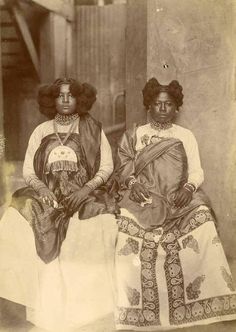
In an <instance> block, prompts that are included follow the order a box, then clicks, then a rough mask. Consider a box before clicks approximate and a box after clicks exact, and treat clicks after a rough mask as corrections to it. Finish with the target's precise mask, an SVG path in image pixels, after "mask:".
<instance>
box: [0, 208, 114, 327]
mask: <svg viewBox="0 0 236 332" xmlns="http://www.w3.org/2000/svg"><path fill="white" fill-rule="evenodd" d="M116 235H117V225H116V220H115V217H114V216H113V215H110V214H104V215H99V216H96V217H93V218H90V219H87V220H79V219H78V218H77V216H75V215H74V216H73V217H72V218H71V219H70V223H69V227H68V231H67V235H66V239H65V240H64V242H63V244H62V247H61V253H60V255H59V257H58V258H56V259H55V260H54V261H52V262H51V263H49V264H45V263H44V262H43V261H42V260H41V259H40V258H39V257H38V255H37V253H36V249H35V242H34V235H33V231H32V228H31V227H30V225H29V224H28V222H27V221H26V220H25V219H24V218H23V217H22V215H20V214H19V212H18V211H17V210H16V209H14V208H12V207H10V208H8V209H7V210H6V212H5V214H4V215H3V218H2V220H1V222H0V297H2V298H5V299H8V300H10V301H13V302H16V303H20V304H22V305H24V306H26V307H27V320H29V321H31V322H32V323H33V324H34V325H36V326H38V327H41V328H44V329H47V330H55V331H59V330H61V331H63V332H65V331H69V330H70V329H74V328H78V327H80V326H83V325H87V324H90V323H92V322H93V321H95V320H98V319H101V318H103V317H105V316H106V315H108V314H111V313H112V312H113V311H114V301H113V299H114V282H113V281H114V279H113V272H112V271H114V266H113V263H114V255H115V254H114V251H115V241H116Z"/></svg>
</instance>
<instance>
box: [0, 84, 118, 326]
mask: <svg viewBox="0 0 236 332" xmlns="http://www.w3.org/2000/svg"><path fill="white" fill-rule="evenodd" d="M95 100H96V89H95V88H94V87H93V86H91V85H90V84H87V83H83V84H81V83H79V82H77V81H75V80H73V79H58V80H56V81H55V82H54V83H53V84H51V85H46V86H43V87H41V88H40V90H39V95H38V103H39V106H40V111H41V112H42V113H43V114H45V115H46V116H48V117H49V118H50V120H49V121H46V122H44V123H42V124H40V125H39V126H38V127H37V128H36V129H35V130H34V131H33V133H32V135H31V137H30V140H29V144H28V148H27V151H26V155H25V160H24V166H23V176H24V179H25V181H26V184H27V185H28V186H27V187H26V188H23V189H20V190H18V191H17V192H15V193H14V195H13V199H12V203H11V207H9V208H8V209H7V211H6V212H5V214H4V216H3V218H2V220H1V223H0V243H1V244H0V297H3V298H6V299H8V300H10V301H13V302H17V303H20V304H23V305H25V306H26V307H27V319H28V320H29V321H31V322H32V323H33V324H35V325H36V326H39V327H42V328H45V329H49V330H55V331H58V330H62V331H67V330H68V329H69V328H74V327H79V326H82V325H86V324H88V323H89V322H92V321H94V320H96V319H99V318H101V317H104V316H106V315H107V314H108V313H110V312H112V309H113V302H112V282H111V281H112V280H111V279H112V273H111V270H110V269H109V266H110V265H111V264H112V257H113V252H114V248H115V244H114V241H115V234H116V222H115V216H114V213H115V205H114V202H113V200H112V199H111V198H109V197H108V195H107V193H106V191H105V189H104V184H105V183H106V182H107V180H108V178H109V177H110V175H111V173H112V171H113V161H112V153H111V148H110V145H109V143H108V141H107V138H106V136H105V134H104V132H103V130H102V126H101V124H100V123H99V122H98V121H96V120H95V119H93V118H92V117H91V116H90V115H89V113H88V112H89V110H90V109H91V107H92V105H93V103H94V102H95ZM101 303H103V305H102V306H101V305H100V304H101Z"/></svg>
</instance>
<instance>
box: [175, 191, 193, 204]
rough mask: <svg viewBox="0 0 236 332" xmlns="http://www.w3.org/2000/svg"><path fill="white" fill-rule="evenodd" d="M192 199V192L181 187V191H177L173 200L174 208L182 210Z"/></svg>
mask: <svg viewBox="0 0 236 332" xmlns="http://www.w3.org/2000/svg"><path fill="white" fill-rule="evenodd" d="M192 197H193V192H192V191H190V190H188V189H186V188H185V187H182V188H181V189H179V191H178V192H177V194H176V196H175V198H174V207H176V208H182V207H185V206H187V205H189V203H190V202H191V200H192Z"/></svg>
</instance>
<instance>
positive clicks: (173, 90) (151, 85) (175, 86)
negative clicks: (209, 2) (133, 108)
mask: <svg viewBox="0 0 236 332" xmlns="http://www.w3.org/2000/svg"><path fill="white" fill-rule="evenodd" d="M163 91H165V92H167V93H168V94H169V95H170V96H171V97H172V98H173V100H174V102H175V104H176V107H177V109H178V108H179V107H180V106H181V105H183V98H184V95H183V93H182V91H183V88H182V86H181V85H180V84H179V82H178V81H175V80H174V81H171V82H170V83H169V84H168V85H161V84H160V83H159V82H158V81H157V79H156V78H155V77H153V78H151V79H150V80H149V81H148V82H147V83H146V84H145V86H144V88H143V90H142V92H143V105H144V106H145V108H146V109H148V108H149V106H150V105H151V104H152V102H153V100H154V98H156V97H157V96H158V95H159V93H160V92H163Z"/></svg>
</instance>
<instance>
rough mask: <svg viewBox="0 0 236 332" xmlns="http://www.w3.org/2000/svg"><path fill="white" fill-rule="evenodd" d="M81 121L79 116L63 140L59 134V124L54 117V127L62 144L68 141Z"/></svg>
mask: <svg viewBox="0 0 236 332" xmlns="http://www.w3.org/2000/svg"><path fill="white" fill-rule="evenodd" d="M78 123H79V118H77V119H76V120H75V121H74V122H73V123H72V124H71V126H70V128H69V130H68V132H67V134H66V136H65V137H64V139H63V140H62V139H61V137H60V136H59V134H58V130H57V124H56V121H55V119H54V121H53V128H54V133H55V135H56V137H57V139H58V141H59V143H60V145H64V144H65V143H66V141H67V140H68V138H69V136H70V135H71V134H72V133H73V131H74V129H75V128H76V126H77V125H78Z"/></svg>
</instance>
